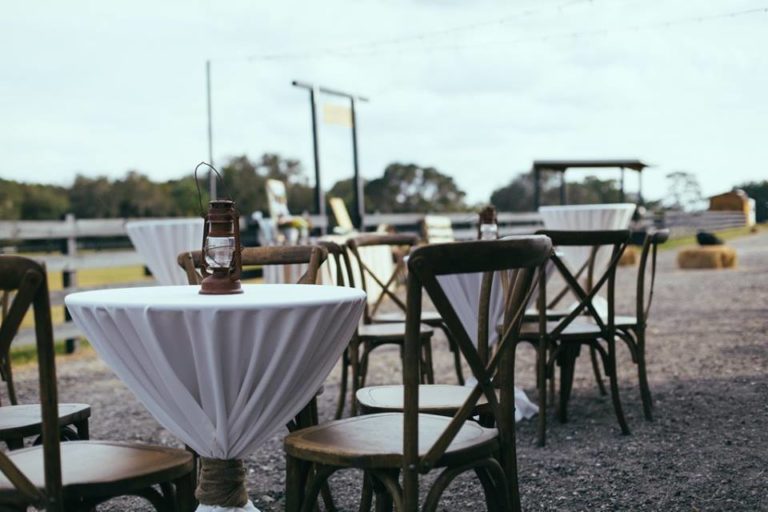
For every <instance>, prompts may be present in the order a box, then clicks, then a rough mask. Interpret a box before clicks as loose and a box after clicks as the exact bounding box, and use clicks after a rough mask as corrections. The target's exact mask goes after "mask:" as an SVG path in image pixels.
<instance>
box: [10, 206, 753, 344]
mask: <svg viewBox="0 0 768 512" xmlns="http://www.w3.org/2000/svg"><path fill="white" fill-rule="evenodd" d="M445 216H447V217H448V218H450V219H451V222H452V224H453V228H454V234H455V236H456V238H457V239H473V238H475V237H476V233H477V214H476V213H472V212H467V213H449V214H446V215H445ZM423 218H424V214H421V213H399V214H372V215H367V216H366V217H365V228H366V229H367V230H372V229H375V228H376V227H377V226H379V225H381V224H387V225H389V226H392V227H394V228H395V229H396V230H397V231H399V232H412V233H419V232H420V226H421V222H422V220H423ZM129 220H130V219H76V218H75V217H74V216H72V215H69V216H67V218H66V219H65V220H62V221H0V241H2V242H3V245H5V246H6V251H7V246H8V245H9V244H14V243H15V244H19V245H22V246H23V245H24V244H25V243H28V242H30V241H32V242H34V241H54V240H55V241H59V242H60V243H58V244H56V247H57V250H56V252H48V253H45V254H39V255H38V256H37V258H38V259H39V260H41V261H43V262H45V264H46V266H47V268H48V270H51V271H61V272H63V284H64V289H63V290H60V291H55V292H52V293H51V304H52V306H55V307H63V304H64V297H65V296H66V295H67V294H68V293H72V292H74V291H80V290H85V289H95V288H98V287H88V288H84V287H81V286H78V282H77V272H78V271H79V270H82V269H90V268H109V267H123V266H131V265H143V264H144V261H143V259H142V258H141V256H140V255H139V254H138V253H137V252H136V251H135V250H133V249H132V248H131V249H127V248H125V247H129V244H128V243H127V242H126V240H125V238H126V237H127V235H126V231H125V223H126V222H128V221H129ZM310 221H311V222H312V225H313V226H315V227H316V228H323V229H325V227H326V226H327V221H326V219H325V218H320V217H317V216H313V217H310ZM498 221H499V234H500V236H506V235H512V234H524V233H532V232H534V231H536V230H537V229H539V228H540V227H541V225H542V224H541V217H540V216H539V214H538V213H535V212H531V213H499V215H498ZM745 224H746V218H745V216H744V215H743V214H741V213H738V212H709V211H707V212H699V213H684V212H666V213H665V214H663V215H661V216H660V215H658V214H656V215H653V214H651V215H649V216H647V217H646V218H645V219H643V220H642V221H641V222H639V223H638V224H637V226H639V227H643V226H647V225H654V226H657V227H669V228H670V229H671V230H672V236H674V237H679V236H685V235H688V234H691V233H695V232H696V231H697V230H700V229H704V230H708V231H714V230H720V229H727V228H734V227H740V226H744V225H745ZM241 228H242V229H243V230H244V233H245V237H244V238H245V239H248V238H250V239H251V240H255V239H256V236H255V234H253V233H251V234H250V236H248V231H249V230H250V229H251V226H249V225H247V223H246V221H245V219H243V220H241ZM100 239H101V240H105V241H106V240H110V239H111V241H112V242H113V243H112V246H113V247H114V245H115V244H114V240H115V239H122V244H118V245H122V246H123V247H124V248H122V249H114V248H111V249H100V248H99V247H100V244H99V240H100ZM84 240H90V241H91V242H92V243H91V245H92V246H93V247H94V249H92V250H88V251H81V250H79V248H80V245H81V243H82V242H83V241H84ZM146 284H147V283H146V281H143V282H136V283H120V286H137V285H146ZM66 316H67V318H68V315H66ZM54 331H55V336H56V339H72V338H74V337H77V336H79V332H78V331H77V329H76V328H75V327H74V325H73V324H72V323H71V322H65V323H63V324H60V325H56V326H54ZM32 336H33V333H32V332H31V331H24V332H21V333H19V342H21V343H23V342H30V341H31V340H32ZM70 346H72V345H70Z"/></svg>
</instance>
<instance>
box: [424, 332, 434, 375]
mask: <svg viewBox="0 0 768 512" xmlns="http://www.w3.org/2000/svg"><path fill="white" fill-rule="evenodd" d="M421 349H422V352H423V353H424V356H423V357H424V365H423V366H424V367H423V369H422V382H424V383H425V384H434V383H435V370H434V368H433V367H432V340H431V339H430V338H425V339H424V340H422V342H421Z"/></svg>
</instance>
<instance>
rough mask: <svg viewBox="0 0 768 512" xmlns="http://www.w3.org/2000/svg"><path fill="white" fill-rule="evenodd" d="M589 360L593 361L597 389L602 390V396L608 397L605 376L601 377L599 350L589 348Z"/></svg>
mask: <svg viewBox="0 0 768 512" xmlns="http://www.w3.org/2000/svg"><path fill="white" fill-rule="evenodd" d="M589 358H590V360H591V361H592V371H593V372H594V374H595V381H597V387H598V389H599V390H600V396H606V395H607V394H608V392H607V391H606V390H605V384H603V376H602V375H600V364H599V363H598V361H597V350H595V347H593V346H590V347H589Z"/></svg>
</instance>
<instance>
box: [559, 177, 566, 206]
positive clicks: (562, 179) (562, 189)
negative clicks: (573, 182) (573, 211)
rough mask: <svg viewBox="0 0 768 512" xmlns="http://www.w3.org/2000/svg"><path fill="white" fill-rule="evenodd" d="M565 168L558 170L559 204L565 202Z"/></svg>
mask: <svg viewBox="0 0 768 512" xmlns="http://www.w3.org/2000/svg"><path fill="white" fill-rule="evenodd" d="M565 194H566V192H565V169H563V170H562V171H561V172H560V204H565V202H566V197H565Z"/></svg>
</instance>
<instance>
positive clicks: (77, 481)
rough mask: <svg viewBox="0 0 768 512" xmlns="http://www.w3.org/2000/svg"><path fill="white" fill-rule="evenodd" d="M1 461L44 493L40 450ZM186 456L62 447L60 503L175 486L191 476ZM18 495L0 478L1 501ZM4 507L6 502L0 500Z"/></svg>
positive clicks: (113, 447) (98, 444)
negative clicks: (73, 497)
mask: <svg viewBox="0 0 768 512" xmlns="http://www.w3.org/2000/svg"><path fill="white" fill-rule="evenodd" d="M6 456H7V457H8V458H9V459H11V460H12V461H13V463H14V464H16V466H17V467H18V468H19V469H20V470H21V472H22V473H24V474H25V475H26V476H27V478H29V480H30V481H31V482H32V483H33V484H34V485H35V486H36V487H38V488H40V489H44V488H45V473H44V468H43V448H42V446H34V447H32V448H24V449H21V450H16V451H12V452H8V453H7V454H6ZM192 468H193V461H192V454H191V453H190V452H187V451H184V450H179V449H176V448H165V447H160V446H147V445H133V444H126V443H117V442H110V441H69V442H66V443H61V475H62V485H63V489H64V497H65V499H67V495H68V493H76V494H77V495H79V496H89V497H98V496H110V495H113V494H114V493H115V492H119V493H120V494H126V493H127V492H128V491H130V490H131V489H136V490H139V489H143V488H146V487H147V486H148V485H151V484H152V483H156V482H165V481H171V480H175V479H177V478H180V477H182V476H184V475H185V474H187V473H189V472H190V471H192ZM14 494H18V491H17V490H16V489H15V488H14V487H13V484H11V482H10V481H8V479H7V478H6V477H5V475H3V474H2V473H0V497H8V495H14ZM3 501H5V500H3Z"/></svg>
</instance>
